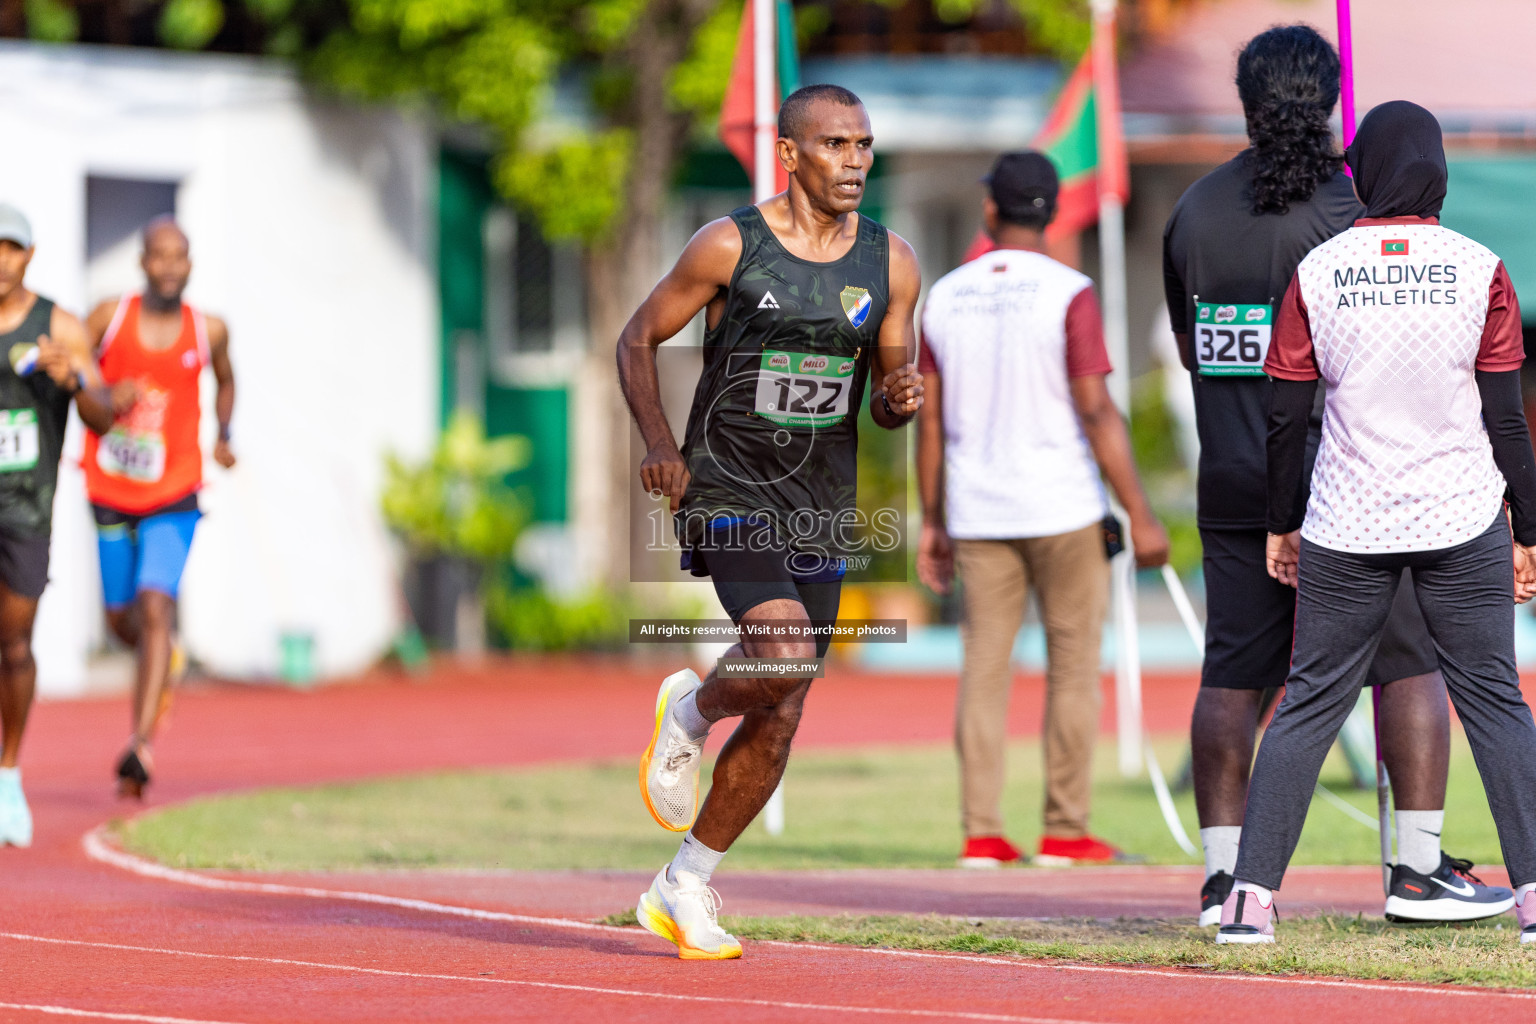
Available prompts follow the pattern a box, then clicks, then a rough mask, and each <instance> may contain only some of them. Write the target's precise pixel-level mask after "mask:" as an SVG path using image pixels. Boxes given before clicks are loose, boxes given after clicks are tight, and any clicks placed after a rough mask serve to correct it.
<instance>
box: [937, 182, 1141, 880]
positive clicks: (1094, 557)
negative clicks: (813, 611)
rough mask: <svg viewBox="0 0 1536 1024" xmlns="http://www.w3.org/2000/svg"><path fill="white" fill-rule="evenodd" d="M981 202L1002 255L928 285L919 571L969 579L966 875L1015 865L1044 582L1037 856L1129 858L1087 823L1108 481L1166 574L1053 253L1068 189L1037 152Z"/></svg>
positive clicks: (1092, 313) (1082, 310) (1094, 358)
mask: <svg viewBox="0 0 1536 1024" xmlns="http://www.w3.org/2000/svg"><path fill="white" fill-rule="evenodd" d="M985 184H986V185H987V188H988V194H987V197H986V199H985V200H984V201H983V204H982V212H983V217H984V219H985V226H986V231H987V234H988V235H989V236H990V237H991V238H992V240H993V243H994V245H995V248H994V249H993V250H992V251H990V252H988V253H986V254H984V255H983V256H981V257H980V258H978V259H975V260H972V261H971V262H969V263H967V264H965V265H964V266H962V267H960V268H958V269H957V270H954V271H953V272H951V273H950V274H948V275H946V276H945V277H943V278H941V279H940V280H939V281H938V282H937V283H936V284H934V286H933V288H932V290H931V291H930V292H929V293H928V302H927V306H926V307H925V308H924V310H923V325H922V326H923V344H922V353H921V356H920V359H919V366H920V367H921V371H922V373H923V374H924V383H925V387H926V402H927V404H926V405H925V406H924V408H923V411H922V412H921V413H920V414H919V416H918V453H917V472H918V486H919V490H920V492H921V495H922V503H923V527H922V535H921V539H920V542H919V548H918V561H917V569H918V576H919V578H920V579H922V581H923V582H924V583H926V584H927V585H928V586H929V587H931V588H932V589H934V590H935V591H938V592H940V593H945V592H947V591H948V590H949V588H950V585H951V583H952V580H953V577H954V575H955V571H956V569H958V571H959V575H960V579H961V581H962V582H963V584H964V588H963V591H962V599H963V600H962V606H963V622H962V626H961V636H962V639H963V643H964V647H965V660H964V664H963V667H962V669H961V674H960V695H959V701H958V707H957V710H956V721H955V745H956V747H957V748H958V750H959V754H960V776H961V803H962V825H963V827H964V829H965V846H964V849H963V851H962V853H961V857H960V864H961V866H963V867H994V866H997V865H999V864H1002V863H1006V862H1009V861H1014V860H1017V859H1019V857H1020V852H1019V850H1018V848H1017V847H1015V846H1014V845H1013V844H1012V843H1011V842H1009V841H1008V839H1007V838H1006V837H1005V836H1004V835H1003V820H1002V807H1001V805H1002V793H1003V778H1004V771H1005V763H1004V747H1005V744H1006V742H1007V718H1008V699H1009V693H1010V690H1011V688H1012V681H1013V676H1012V666H1011V654H1012V651H1013V644H1014V639H1015V637H1016V636H1017V635H1018V632H1019V627H1020V626H1021V625H1022V624H1023V621H1024V611H1025V607H1026V604H1027V602H1028V598H1029V592H1030V590H1031V589H1033V591H1034V593H1035V598H1036V600H1037V601H1038V602H1039V607H1040V618H1041V621H1042V622H1043V623H1044V626H1045V637H1046V654H1047V668H1046V698H1045V700H1046V703H1045V725H1044V746H1045V773H1046V784H1045V821H1044V830H1043V833H1042V836H1041V839H1040V844H1039V852H1038V854H1037V856H1036V858H1035V859H1036V861H1037V862H1041V863H1052V864H1077V863H1109V862H1113V861H1116V860H1122V859H1124V856H1125V855H1124V854H1122V853H1121V851H1120V850H1118V849H1116V848H1115V847H1114V846H1113V845H1111V844H1110V843H1107V842H1105V841H1103V840H1102V839H1098V838H1096V837H1094V836H1093V835H1091V834H1090V833H1089V830H1088V810H1089V795H1090V789H1091V766H1092V760H1093V747H1094V742H1095V740H1096V739H1097V737H1098V728H1099V703H1100V698H1099V682H1100V673H1099V667H1100V666H1099V647H1100V639H1101V636H1102V633H1103V628H1104V615H1105V612H1106V610H1107V608H1108V604H1109V563H1108V558H1107V555H1106V537H1107V536H1108V534H1107V531H1106V527H1105V517H1106V516H1107V514H1108V511H1109V510H1108V505H1107V503H1106V501H1105V495H1104V487H1103V485H1102V484H1101V483H1100V479H1099V477H1100V472H1101V471H1102V473H1103V475H1104V477H1105V478H1106V479H1107V480H1108V481H1109V484H1110V486H1111V487H1113V488H1114V490H1115V495H1116V496H1117V497H1118V498H1119V499H1120V503H1121V505H1122V506H1124V508H1125V510H1126V512H1127V514H1128V515H1129V516H1130V527H1131V534H1132V536H1133V537H1134V538H1135V548H1136V559H1137V563H1138V564H1139V565H1142V566H1147V567H1155V566H1159V565H1162V564H1163V563H1164V562H1165V561H1167V557H1168V535H1167V533H1166V532H1165V531H1164V530H1163V527H1162V524H1161V523H1159V522H1158V520H1157V517H1156V516H1154V515H1153V514H1152V510H1151V507H1150V506H1149V504H1148V503H1147V498H1146V495H1145V493H1143V491H1142V487H1141V481H1140V479H1139V478H1138V477H1137V475H1136V467H1135V464H1134V463H1133V461H1132V458H1131V443H1130V438H1129V436H1128V435H1127V432H1126V429H1125V421H1124V420H1123V419H1122V418H1121V415H1120V411H1119V409H1117V408H1116V407H1115V404H1114V401H1113V400H1112V399H1111V398H1110V395H1109V389H1108V388H1107V387H1106V386H1105V383H1104V379H1105V377H1106V376H1107V375H1108V374H1109V372H1110V370H1111V366H1110V362H1109V355H1108V353H1107V352H1106V351H1105V348H1104V331H1103V321H1102V317H1101V314H1100V312H1099V304H1098V301H1097V299H1096V298H1095V297H1094V293H1093V287H1092V283H1091V282H1090V281H1089V280H1088V278H1087V277H1085V276H1084V275H1082V274H1080V273H1079V272H1077V271H1076V270H1073V269H1072V268H1071V267H1068V266H1065V265H1063V264H1061V263H1058V262H1057V261H1055V260H1053V259H1051V258H1050V257H1049V256H1047V255H1045V253H1044V251H1043V250H1044V247H1045V243H1044V235H1045V228H1046V225H1048V224H1049V223H1050V222H1051V218H1052V217H1053V216H1054V215H1055V212H1056V199H1057V193H1058V191H1059V182H1058V179H1057V175H1056V169H1055V168H1054V166H1052V164H1051V161H1050V160H1049V159H1048V158H1047V157H1045V156H1044V155H1042V154H1040V153H1035V152H1026V153H1005V154H1003V155H1002V156H1001V157H999V158H998V160H997V163H996V164H995V165H994V166H993V169H992V173H991V174H990V175H988V176H987V178H986V179H985Z"/></svg>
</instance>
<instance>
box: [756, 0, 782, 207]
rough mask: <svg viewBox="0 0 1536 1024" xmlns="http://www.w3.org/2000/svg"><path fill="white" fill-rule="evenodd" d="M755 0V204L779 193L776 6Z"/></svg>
mask: <svg viewBox="0 0 1536 1024" xmlns="http://www.w3.org/2000/svg"><path fill="white" fill-rule="evenodd" d="M775 2H776V0H752V129H753V134H752V142H753V149H752V201H753V202H758V203H760V202H762V201H763V200H764V199H767V198H768V197H769V196H771V195H773V194H774V192H776V191H777V189H775V188H774V187H773V186H774V183H775V180H776V178H777V174H776V168H777V167H778V165H779V161H778V157H777V156H776V155H775V154H774V143H775V142H776V141H777V140H778V137H779V132H778V115H779V97H778V96H777V95H776V93H777V92H778V76H777V75H775V74H774V63H775V61H774V14H775V12H774V3H775Z"/></svg>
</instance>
